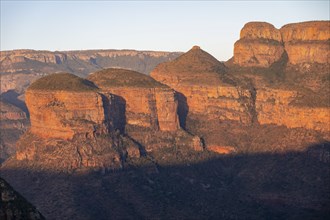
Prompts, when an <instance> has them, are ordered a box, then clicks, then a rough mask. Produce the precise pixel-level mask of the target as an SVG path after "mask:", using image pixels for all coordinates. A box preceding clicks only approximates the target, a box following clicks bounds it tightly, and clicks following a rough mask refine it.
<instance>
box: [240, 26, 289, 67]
mask: <svg viewBox="0 0 330 220" xmlns="http://www.w3.org/2000/svg"><path fill="white" fill-rule="evenodd" d="M283 52H284V47H283V44H282V37H281V33H280V31H279V30H278V29H276V28H275V27H274V26H273V25H271V24H269V23H266V22H249V23H247V24H246V25H244V27H243V29H242V30H241V34H240V39H239V40H238V41H237V42H236V43H235V45H234V63H237V64H238V65H241V66H256V67H269V66H270V65H271V64H273V63H274V62H276V61H278V60H279V59H280V58H281V57H282V54H283Z"/></svg>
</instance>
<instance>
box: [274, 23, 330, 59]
mask: <svg viewBox="0 0 330 220" xmlns="http://www.w3.org/2000/svg"><path fill="white" fill-rule="evenodd" d="M280 31H281V35H282V39H283V43H284V47H285V51H286V52H287V54H288V58H289V63H291V64H300V63H330V52H329V51H330V22H329V21H310V22H302V23H295V24H287V25H284V26H283V27H282V28H281V29H280Z"/></svg>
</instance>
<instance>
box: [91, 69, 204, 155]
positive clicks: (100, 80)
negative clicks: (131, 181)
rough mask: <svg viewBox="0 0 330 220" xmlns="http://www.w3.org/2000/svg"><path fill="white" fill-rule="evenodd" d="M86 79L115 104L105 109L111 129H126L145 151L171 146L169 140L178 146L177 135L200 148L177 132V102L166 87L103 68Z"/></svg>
mask: <svg viewBox="0 0 330 220" xmlns="http://www.w3.org/2000/svg"><path fill="white" fill-rule="evenodd" d="M88 79H89V80H90V81H92V82H94V83H95V84H96V85H97V86H99V88H101V93H102V94H104V95H105V97H107V99H108V100H107V101H108V102H109V103H115V105H116V107H115V108H111V106H110V107H109V109H108V110H107V112H108V114H109V115H108V118H110V120H111V121H112V127H113V129H119V130H121V131H122V132H126V133H127V134H128V135H129V136H131V137H132V138H133V139H135V140H136V141H138V142H140V143H141V144H142V145H143V146H144V147H145V148H146V150H147V151H150V150H158V149H161V148H163V147H165V146H167V147H168V146H171V144H173V142H174V143H176V144H178V145H181V144H180V143H179V142H177V141H175V140H176V138H177V137H179V136H181V137H185V138H186V139H187V141H186V143H184V144H187V143H188V145H189V143H190V144H192V147H193V148H194V149H197V148H198V147H199V149H198V150H201V149H202V147H201V146H200V143H199V142H198V143H195V142H196V141H194V139H193V138H194V137H192V136H190V135H189V134H187V133H186V132H184V131H180V130H181V128H180V125H179V119H178V115H177V111H178V110H177V108H178V102H177V99H176V96H175V93H174V91H173V90H172V89H171V88H169V87H168V86H166V85H164V84H161V83H159V82H157V81H155V80H154V79H152V78H151V77H149V76H146V75H143V74H141V73H138V72H134V71H130V70H124V69H105V70H102V71H98V72H95V73H93V74H91V75H90V76H89V77H88ZM113 113H115V114H114V115H113ZM118 118H119V120H118ZM164 136H165V137H167V138H164ZM196 138H197V139H198V137H195V139H196ZM160 139H161V140H160Z"/></svg>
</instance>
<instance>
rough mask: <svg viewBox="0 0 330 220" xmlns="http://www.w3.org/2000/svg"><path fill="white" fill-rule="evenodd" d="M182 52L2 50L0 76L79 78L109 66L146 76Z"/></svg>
mask: <svg viewBox="0 0 330 220" xmlns="http://www.w3.org/2000/svg"><path fill="white" fill-rule="evenodd" d="M180 54H181V53H176V52H173V53H172V52H162V51H136V50H81V51H80V50H78V51H55V52H51V51H36V50H11V51H1V59H0V66H1V71H0V74H3V73H25V74H26V73H48V74H49V73H54V72H63V71H65V72H69V73H74V74H76V75H80V76H86V75H87V74H88V73H90V72H93V71H96V70H99V69H102V68H108V67H122V68H127V69H133V70H136V71H139V72H142V73H145V74H148V73H149V72H150V71H151V70H152V69H153V68H154V67H155V66H156V65H157V64H158V63H161V62H164V61H168V60H172V59H174V58H176V57H177V56H179V55H180Z"/></svg>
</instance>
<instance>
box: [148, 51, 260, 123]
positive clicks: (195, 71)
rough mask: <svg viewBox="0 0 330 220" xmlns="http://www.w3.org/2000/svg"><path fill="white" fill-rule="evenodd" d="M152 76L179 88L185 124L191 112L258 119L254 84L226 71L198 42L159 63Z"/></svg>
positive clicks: (219, 117) (203, 117)
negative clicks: (168, 60)
mask: <svg viewBox="0 0 330 220" xmlns="http://www.w3.org/2000/svg"><path fill="white" fill-rule="evenodd" d="M151 76H152V77H153V78H155V79H156V80H158V81H160V82H162V83H164V84H167V85H168V86H170V87H172V88H174V89H175V90H176V91H177V92H178V99H179V113H180V116H181V118H180V120H181V125H182V126H185V120H186V119H185V118H186V117H187V115H188V114H189V115H190V116H192V115H194V116H195V117H198V118H200V120H226V119H227V120H238V121H241V122H242V123H251V121H253V120H254V116H253V113H252V112H251V111H250V110H252V109H251V108H252V106H253V103H250V100H252V98H251V96H254V92H253V88H249V87H248V86H246V85H243V84H242V83H241V82H240V81H239V80H237V79H236V78H235V77H233V76H230V75H228V74H226V67H225V66H224V64H223V63H221V62H219V61H218V60H216V59H215V58H214V57H212V56H211V55H210V54H208V53H207V52H205V51H203V50H202V49H200V48H199V47H197V46H194V47H193V48H192V49H191V50H189V51H188V52H187V53H185V54H183V55H182V56H180V57H178V58H177V59H176V60H174V61H171V62H168V63H162V64H160V65H158V66H157V67H156V68H155V69H154V71H152V72H151ZM251 89H252V90H251ZM189 115H188V116H189Z"/></svg>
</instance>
